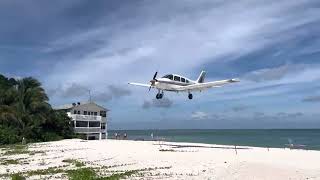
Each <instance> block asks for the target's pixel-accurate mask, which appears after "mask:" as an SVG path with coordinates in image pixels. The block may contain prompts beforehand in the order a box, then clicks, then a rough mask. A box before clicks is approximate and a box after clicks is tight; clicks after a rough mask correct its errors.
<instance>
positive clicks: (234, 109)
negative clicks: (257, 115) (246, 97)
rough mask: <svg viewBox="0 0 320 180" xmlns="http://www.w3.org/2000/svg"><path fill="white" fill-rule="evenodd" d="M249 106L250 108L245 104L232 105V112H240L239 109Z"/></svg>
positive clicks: (245, 108)
mask: <svg viewBox="0 0 320 180" xmlns="http://www.w3.org/2000/svg"><path fill="white" fill-rule="evenodd" d="M249 108H250V106H247V105H238V106H234V107H232V110H233V111H234V112H240V111H245V110H247V109H249Z"/></svg>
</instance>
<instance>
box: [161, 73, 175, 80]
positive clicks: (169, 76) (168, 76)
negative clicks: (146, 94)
mask: <svg viewBox="0 0 320 180" xmlns="http://www.w3.org/2000/svg"><path fill="white" fill-rule="evenodd" d="M162 78H168V79H171V80H173V75H172V74H168V75H165V76H163V77H162Z"/></svg>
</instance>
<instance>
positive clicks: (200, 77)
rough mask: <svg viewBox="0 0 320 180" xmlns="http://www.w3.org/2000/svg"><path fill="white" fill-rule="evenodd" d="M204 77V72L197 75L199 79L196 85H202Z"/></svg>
mask: <svg viewBox="0 0 320 180" xmlns="http://www.w3.org/2000/svg"><path fill="white" fill-rule="evenodd" d="M205 76H206V72H205V71H201V74H200V75H199V77H198V79H197V83H203V82H204V78H205Z"/></svg>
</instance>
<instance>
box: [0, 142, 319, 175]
mask: <svg viewBox="0 0 320 180" xmlns="http://www.w3.org/2000/svg"><path fill="white" fill-rule="evenodd" d="M236 147H237V148H236V149H235V147H234V146H226V145H217V144H216V145H213V144H205V143H186V142H167V141H135V140H113V139H107V140H101V141H86V140H79V139H68V140H61V141H54V142H44V143H35V144H29V145H28V148H27V149H24V151H21V153H16V154H15V153H12V154H10V153H8V152H10V151H13V150H10V149H1V150H0V153H1V158H0V163H1V164H0V179H8V178H9V177H10V176H11V175H12V174H15V173H20V174H21V175H23V176H26V177H28V178H31V179H43V178H46V179H68V173H69V172H70V171H71V170H76V169H81V168H82V169H83V168H92V169H93V170H94V171H95V172H96V173H97V174H98V175H99V176H104V177H105V176H111V175H114V174H123V173H127V175H130V176H127V175H125V176H123V177H122V178H129V179H154V178H156V179H307V178H309V179H320V166H319V165H318V161H317V160H318V159H320V151H316V150H296V149H291V150H290V149H288V148H269V149H268V148H261V147H251V146H236ZM5 162H7V163H5ZM10 162H11V163H10ZM77 164H80V165H81V166H79V167H78V166H76V165H77ZM50 168H51V169H50ZM54 168H56V169H55V170H56V171H52V172H47V173H48V174H46V173H45V172H43V173H40V175H39V170H42V171H48V169H50V170H53V169H54ZM97 169H99V171H98V170H97ZM36 171H38V174H37V173H35V172H36ZM30 172H33V173H30ZM130 173H131V174H130Z"/></svg>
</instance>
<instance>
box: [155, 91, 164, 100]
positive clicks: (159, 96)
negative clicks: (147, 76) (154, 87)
mask: <svg viewBox="0 0 320 180" xmlns="http://www.w3.org/2000/svg"><path fill="white" fill-rule="evenodd" d="M156 98H157V99H162V98H163V91H162V92H161V93H160V91H159V92H158V94H157V95H156Z"/></svg>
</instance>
